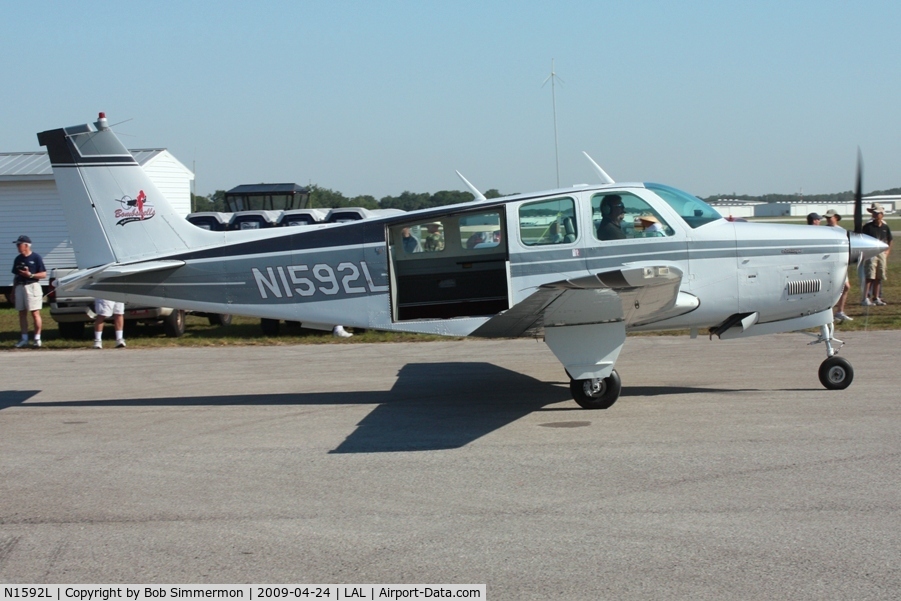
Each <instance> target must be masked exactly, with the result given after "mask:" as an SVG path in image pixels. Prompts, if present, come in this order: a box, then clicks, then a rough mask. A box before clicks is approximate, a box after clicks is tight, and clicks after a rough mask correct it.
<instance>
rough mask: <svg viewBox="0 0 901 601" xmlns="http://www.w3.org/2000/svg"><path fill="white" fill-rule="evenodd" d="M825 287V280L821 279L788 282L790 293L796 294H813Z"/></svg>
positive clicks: (790, 294)
mask: <svg viewBox="0 0 901 601" xmlns="http://www.w3.org/2000/svg"><path fill="white" fill-rule="evenodd" d="M822 287H823V282H821V281H820V280H798V281H795V282H789V283H788V295H789V296H794V295H796V294H813V293H814V292H819V291H820V289H821V288H822Z"/></svg>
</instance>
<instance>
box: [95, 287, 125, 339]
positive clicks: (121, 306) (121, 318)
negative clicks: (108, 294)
mask: <svg viewBox="0 0 901 601" xmlns="http://www.w3.org/2000/svg"><path fill="white" fill-rule="evenodd" d="M94 313H95V314H96V315H95V317H94V348H98V349H102V348H103V322H104V320H105V319H106V318H107V317H112V318H113V326H114V327H115V328H116V348H125V337H124V336H123V335H122V332H123V330H124V329H125V303H117V302H114V301H109V300H103V299H102V298H98V299H94Z"/></svg>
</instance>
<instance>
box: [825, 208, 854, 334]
mask: <svg viewBox="0 0 901 601" xmlns="http://www.w3.org/2000/svg"><path fill="white" fill-rule="evenodd" d="M841 220H842V216H841V215H839V214H838V213H837V212H836V211H835V209H829V210H828V211H826V225H828V226H829V227H838V222H839V221H841ZM850 291H851V282H849V281H848V274H847V273H846V274H845V285H844V286H843V287H842V295H841V296H840V297H838V303H836V305H835V320H836V321H837V322H839V323H841V322H843V321H854V319H853V318H851V317H848V316H847V315H846V314H845V301H847V300H848V292H850Z"/></svg>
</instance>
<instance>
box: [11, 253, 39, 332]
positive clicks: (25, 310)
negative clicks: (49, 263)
mask: <svg viewBox="0 0 901 601" xmlns="http://www.w3.org/2000/svg"><path fill="white" fill-rule="evenodd" d="M13 244H15V245H16V246H17V248H18V249H19V256H17V257H16V258H15V260H14V261H13V273H14V274H15V275H16V277H15V280H13V295H14V296H15V299H16V311H18V312H19V326H20V327H21V329H22V339H21V340H20V341H19V342H17V343H16V348H25V347H26V346H28V314H29V313H31V317H32V319H33V320H34V347H35V348H40V347H41V326H42V322H41V307H42V306H43V302H42V299H43V296H44V293H43V291H42V290H41V279H42V278H45V277H47V268H46V267H44V259H42V258H41V255H39V254H38V253H36V252H33V251H32V250H31V238H29V237H28V236H19V238H18V240H16V241H15V242H13Z"/></svg>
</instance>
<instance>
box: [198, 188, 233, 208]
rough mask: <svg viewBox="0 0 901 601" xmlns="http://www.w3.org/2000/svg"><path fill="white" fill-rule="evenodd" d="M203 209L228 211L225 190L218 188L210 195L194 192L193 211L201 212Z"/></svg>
mask: <svg viewBox="0 0 901 601" xmlns="http://www.w3.org/2000/svg"><path fill="white" fill-rule="evenodd" d="M203 211H221V212H228V206H226V204H225V190H216V191H215V192H213V193H212V194H210V195H209V196H199V195H197V194H193V193H192V194H191V212H192V213H200V212H203Z"/></svg>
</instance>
